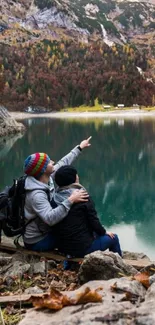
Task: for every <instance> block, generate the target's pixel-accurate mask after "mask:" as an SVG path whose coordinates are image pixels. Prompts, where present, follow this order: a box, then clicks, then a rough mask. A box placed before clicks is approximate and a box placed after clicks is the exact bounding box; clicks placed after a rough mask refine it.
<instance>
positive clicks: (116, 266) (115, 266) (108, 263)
mask: <svg viewBox="0 0 155 325" xmlns="http://www.w3.org/2000/svg"><path fill="white" fill-rule="evenodd" d="M136 273H137V270H136V269H135V268H133V267H132V266H130V265H127V264H126V263H125V262H124V261H123V259H122V258H121V257H120V256H119V255H118V254H117V253H112V252H102V251H97V252H94V253H91V254H89V255H86V256H85V258H84V261H83V263H82V264H81V266H80V269H79V274H78V278H79V281H80V283H86V282H88V281H91V280H109V279H112V278H120V276H122V274H124V275H134V274H136Z"/></svg>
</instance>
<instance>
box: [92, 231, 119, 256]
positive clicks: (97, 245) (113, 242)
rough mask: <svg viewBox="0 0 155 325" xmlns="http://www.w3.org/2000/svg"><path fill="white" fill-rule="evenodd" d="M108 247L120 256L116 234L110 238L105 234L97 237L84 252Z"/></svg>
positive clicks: (102, 249) (103, 249)
mask: <svg viewBox="0 0 155 325" xmlns="http://www.w3.org/2000/svg"><path fill="white" fill-rule="evenodd" d="M108 248H109V250H110V251H111V252H114V253H118V254H119V255H120V256H122V251H121V247H120V243H119V239H118V236H117V235H116V234H115V237H114V238H111V237H110V236H108V235H106V234H105V235H104V236H100V237H97V238H96V239H95V240H94V241H93V242H92V244H91V246H90V247H89V248H88V250H87V252H86V254H90V253H92V252H95V251H98V250H100V251H105V250H106V249H108Z"/></svg>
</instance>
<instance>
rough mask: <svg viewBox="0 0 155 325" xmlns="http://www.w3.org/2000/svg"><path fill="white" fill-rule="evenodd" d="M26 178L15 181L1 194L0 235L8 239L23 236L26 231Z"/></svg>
mask: <svg viewBox="0 0 155 325" xmlns="http://www.w3.org/2000/svg"><path fill="white" fill-rule="evenodd" d="M25 180H26V176H22V177H20V178H19V179H16V180H14V182H13V185H12V186H10V187H6V188H5V190H4V191H3V192H1V193H0V233H1V231H2V230H3V232H4V234H5V235H6V236H7V237H14V236H17V235H22V234H23V233H24V231H25V219H24V204H25V195H26V191H25Z"/></svg>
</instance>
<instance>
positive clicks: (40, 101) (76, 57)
mask: <svg viewBox="0 0 155 325" xmlns="http://www.w3.org/2000/svg"><path fill="white" fill-rule="evenodd" d="M137 67H140V68H141V69H142V70H143V72H144V74H141V73H140V72H139V70H138V69H137ZM148 68H149V62H148V60H147V57H146V56H145V53H143V54H140V53H139V52H138V51H137V50H136V49H135V48H134V47H132V46H128V45H124V46H119V45H117V46H112V47H109V46H107V45H106V44H104V43H103V42H101V41H96V42H92V43H88V44H86V43H77V42H76V43H75V42H74V41H73V40H60V41H57V40H53V41H51V40H46V39H45V40H43V41H40V42H38V43H37V42H36V43H35V42H34V43H31V44H27V43H24V42H23V44H22V43H20V44H14V45H12V46H10V45H7V44H0V102H1V103H2V104H4V105H5V106H7V107H8V108H9V109H10V110H23V109H25V108H26V107H27V106H29V105H32V106H33V105H34V106H38V107H45V108H47V109H48V110H50V111H55V110H60V109H61V108H65V107H75V106H80V105H83V104H85V105H89V106H93V105H94V101H95V99H98V102H99V103H107V104H112V105H117V104H118V103H123V104H125V105H126V106H130V105H133V103H136V104H139V105H145V106H147V105H154V94H155V86H154V84H153V83H152V82H151V81H150V82H148V81H147V79H146V77H147V70H148Z"/></svg>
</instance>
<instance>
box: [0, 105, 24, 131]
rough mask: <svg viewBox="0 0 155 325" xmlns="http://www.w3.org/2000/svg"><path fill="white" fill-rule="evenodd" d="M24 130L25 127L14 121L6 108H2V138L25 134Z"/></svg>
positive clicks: (0, 125) (0, 124) (0, 110)
mask: <svg viewBox="0 0 155 325" xmlns="http://www.w3.org/2000/svg"><path fill="white" fill-rule="evenodd" d="M24 130H25V127H24V125H23V124H21V123H18V122H17V121H16V120H14V119H13V118H12V117H11V115H10V114H9V112H8V111H7V109H6V108H5V107H3V106H0V137H5V136H8V135H11V134H16V133H20V132H24Z"/></svg>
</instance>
